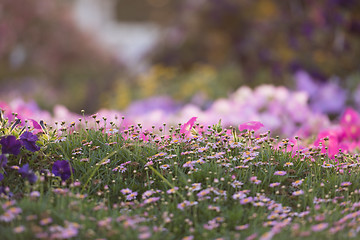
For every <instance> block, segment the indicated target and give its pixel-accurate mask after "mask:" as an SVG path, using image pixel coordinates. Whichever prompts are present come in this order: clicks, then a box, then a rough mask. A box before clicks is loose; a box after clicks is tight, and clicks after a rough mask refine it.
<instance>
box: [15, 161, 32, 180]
mask: <svg viewBox="0 0 360 240" xmlns="http://www.w3.org/2000/svg"><path fill="white" fill-rule="evenodd" d="M18 172H19V173H20V174H21V176H22V177H23V178H26V179H27V180H29V182H30V183H35V182H36V180H37V176H36V175H35V173H33V171H32V170H31V169H30V168H29V164H28V163H27V164H25V165H24V166H22V167H21V168H20V169H19V171H18Z"/></svg>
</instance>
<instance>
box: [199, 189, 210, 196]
mask: <svg viewBox="0 0 360 240" xmlns="http://www.w3.org/2000/svg"><path fill="white" fill-rule="evenodd" d="M210 192H211V190H210V189H204V190H202V191H200V192H199V193H198V194H196V195H197V196H198V197H199V198H202V197H205V196H206V195H208V194H209V193H210Z"/></svg>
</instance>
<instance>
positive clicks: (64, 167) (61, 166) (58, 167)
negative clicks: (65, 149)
mask: <svg viewBox="0 0 360 240" xmlns="http://www.w3.org/2000/svg"><path fill="white" fill-rule="evenodd" d="M52 173H53V174H54V175H55V176H58V177H61V180H63V181H66V180H67V179H68V178H69V177H71V166H70V163H69V162H68V161H66V160H62V161H60V160H58V161H56V162H55V163H54V165H53V168H52Z"/></svg>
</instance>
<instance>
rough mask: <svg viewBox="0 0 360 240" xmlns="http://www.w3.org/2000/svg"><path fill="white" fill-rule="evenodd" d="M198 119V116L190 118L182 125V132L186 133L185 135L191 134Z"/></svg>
mask: <svg viewBox="0 0 360 240" xmlns="http://www.w3.org/2000/svg"><path fill="white" fill-rule="evenodd" d="M196 119H197V117H192V118H190V120H189V121H188V122H187V123H185V124H184V125H183V126H182V127H181V129H180V133H184V134H185V136H188V135H189V134H190V131H191V129H192V127H193V126H194V124H195V121H196Z"/></svg>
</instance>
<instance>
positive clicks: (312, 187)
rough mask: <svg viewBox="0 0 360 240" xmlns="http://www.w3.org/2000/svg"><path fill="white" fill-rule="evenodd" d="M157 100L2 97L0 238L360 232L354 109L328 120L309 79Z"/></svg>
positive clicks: (358, 121) (341, 235)
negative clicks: (94, 110)
mask: <svg viewBox="0 0 360 240" xmlns="http://www.w3.org/2000/svg"><path fill="white" fill-rule="evenodd" d="M254 98H256V99H258V101H256V102H255V101H253V102H252V103H253V105H250V106H249V103H250V102H251V99H254ZM259 99H263V100H262V101H260V100H259ZM161 102H162V101H159V103H161ZM168 102H169V101H168ZM160 105H161V104H160ZM135 106H137V108H138V111H139V112H141V107H142V105H141V103H138V104H137V105H135ZM245 106H248V107H247V108H246V107H245ZM294 106H296V107H294ZM165 107H169V106H159V107H158V108H155V107H154V108H153V109H152V110H151V108H150V110H149V111H148V112H146V111H142V112H143V114H139V113H137V114H135V113H136V111H135V110H134V107H133V109H132V110H131V108H129V109H128V113H129V117H123V116H122V113H120V112H117V111H108V110H101V111H99V113H98V114H94V115H91V116H87V115H86V114H85V112H84V111H83V112H82V113H81V114H75V113H71V112H69V111H68V110H67V109H66V108H64V107H61V106H58V107H57V108H55V110H54V115H51V114H50V113H48V112H46V111H42V110H40V109H39V108H38V107H37V105H36V104H32V103H25V102H23V101H20V100H17V101H13V102H10V103H4V102H3V103H1V108H2V111H1V119H0V124H1V125H0V127H1V129H0V130H1V138H0V145H1V155H0V167H1V168H0V183H1V187H0V194H1V198H0V203H1V208H0V231H1V234H2V239H160V238H163V239H247V240H250V239H262V240H264V239H287V238H289V236H291V237H292V238H294V239H314V238H319V239H325V238H326V239H347V238H355V239H356V238H357V236H358V232H359V231H360V225H359V223H358V222H359V220H360V210H359V207H360V184H359V181H358V179H359V175H360V173H359V157H358V154H357V152H358V149H359V144H360V142H359V140H360V139H359V131H360V115H359V114H358V113H357V112H356V111H355V110H354V109H352V108H347V109H346V110H345V111H344V112H343V113H342V115H341V117H340V120H339V121H338V122H335V121H332V122H331V121H330V120H329V119H328V117H327V115H324V114H320V113H315V112H313V111H312V110H311V108H310V107H309V106H308V104H307V95H306V94H305V93H304V92H289V91H288V90H287V89H285V88H281V87H273V86H270V85H265V86H259V87H258V88H256V89H255V90H251V89H249V88H246V87H242V88H240V89H239V90H238V91H237V92H235V93H234V94H233V95H231V96H230V97H229V98H228V99H223V100H217V101H215V102H214V103H213V104H212V105H211V106H210V107H209V108H208V109H206V110H201V109H196V108H195V107H194V106H184V107H178V108H177V109H176V110H174V111H173V113H171V114H168V115H165V110H164V108H165ZM170 107H172V106H170ZM139 109H140V110H139ZM145 109H146V106H145ZM131 111H133V115H131V114H130V113H131ZM246 113H247V114H248V115H245V114H246ZM277 113H278V115H277ZM191 114H193V115H192V116H190V115H191ZM196 115H197V116H196ZM210 116H211V117H212V118H210ZM176 118H177V119H186V120H184V121H181V123H179V124H177V123H175V119H176ZM251 118H253V119H251ZM220 119H221V120H220ZM43 120H45V121H43ZM219 120H220V121H219ZM136 121H137V122H136ZM149 122H152V123H153V125H151V124H150V125H149ZM289 124H290V125H291V127H289ZM278 135H279V136H281V137H279V136H278ZM286 136H288V138H286Z"/></svg>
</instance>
